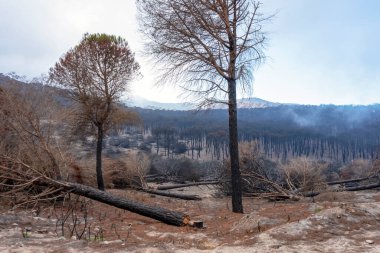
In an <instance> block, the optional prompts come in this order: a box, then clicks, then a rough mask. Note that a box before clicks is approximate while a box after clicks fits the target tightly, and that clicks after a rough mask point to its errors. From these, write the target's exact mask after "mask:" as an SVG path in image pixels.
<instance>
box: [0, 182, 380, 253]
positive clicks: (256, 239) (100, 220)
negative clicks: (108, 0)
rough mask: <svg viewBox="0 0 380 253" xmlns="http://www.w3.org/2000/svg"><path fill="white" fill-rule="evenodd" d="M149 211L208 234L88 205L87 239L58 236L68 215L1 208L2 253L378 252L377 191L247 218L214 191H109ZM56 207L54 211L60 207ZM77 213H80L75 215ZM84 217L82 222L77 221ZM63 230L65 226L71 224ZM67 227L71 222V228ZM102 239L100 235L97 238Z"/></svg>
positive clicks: (250, 202) (261, 205)
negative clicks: (181, 218)
mask: <svg viewBox="0 0 380 253" xmlns="http://www.w3.org/2000/svg"><path fill="white" fill-rule="evenodd" d="M110 191H111V192H112V193H113V194H117V195H120V196H125V197H127V198H131V199H134V200H137V201H141V202H144V203H147V204H151V205H157V206H161V207H165V208H168V209H172V210H177V211H182V212H185V213H187V214H189V215H190V217H191V219H192V220H202V221H204V223H205V226H206V228H203V229H196V228H192V227H174V226H169V225H166V224H163V223H160V222H158V221H155V220H152V219H150V218H146V217H143V216H140V215H137V214H133V213H131V212H128V211H124V210H120V209H117V208H114V207H111V206H107V205H105V204H102V203H97V202H94V201H91V203H90V204H88V210H89V213H88V220H89V223H88V224H89V226H90V229H91V231H93V232H91V231H90V234H91V233H92V234H93V235H94V234H95V231H99V230H101V231H104V232H103V236H102V238H95V237H94V236H91V238H90V239H89V240H88V239H87V240H76V239H75V238H67V237H68V236H67V233H66V235H65V236H66V237H63V236H62V233H61V230H60V227H59V226H56V223H57V218H58V217H60V215H61V214H64V213H65V209H60V208H58V207H57V208H55V209H53V208H52V207H51V206H46V207H45V208H44V209H42V210H40V211H39V210H17V211H8V210H7V209H6V208H5V207H0V241H1V244H0V251H1V252H136V253H138V252H142V253H143V252H152V253H153V252H154V253H155V252H189V253H190V252H236V251H239V252H380V192H378V191H365V192H335V193H324V194H321V195H320V196H317V197H315V199H314V201H313V200H312V199H304V200H301V201H297V202H294V201H283V202H269V201H267V200H265V199H257V198H255V199H252V198H245V199H244V209H245V210H244V211H245V213H244V214H235V213H232V212H231V204H230V199H229V198H214V197H213V196H212V194H213V192H214V191H215V189H214V188H212V187H207V186H199V187H189V188H186V189H176V190H172V191H173V192H183V193H189V194H190V193H191V194H199V195H200V196H202V197H203V200H202V201H186V200H178V199H171V198H167V197H162V196H153V195H150V194H147V193H143V192H135V191H131V190H110ZM57 206H58V205H57ZM81 214H82V213H78V217H79V216H80V215H81ZM79 218H82V217H79ZM68 224H70V222H69V221H68ZM71 225H72V224H71ZM98 233H99V232H98Z"/></svg>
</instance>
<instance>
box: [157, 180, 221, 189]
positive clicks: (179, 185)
mask: <svg viewBox="0 0 380 253" xmlns="http://www.w3.org/2000/svg"><path fill="white" fill-rule="evenodd" d="M212 184H219V182H218V181H203V182H195V183H188V184H173V185H163V186H158V187H157V190H170V189H177V188H185V187H190V186H198V185H212Z"/></svg>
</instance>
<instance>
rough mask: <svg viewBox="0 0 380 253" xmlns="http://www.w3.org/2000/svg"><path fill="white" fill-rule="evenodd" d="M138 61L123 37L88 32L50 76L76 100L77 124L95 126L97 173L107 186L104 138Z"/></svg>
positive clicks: (58, 63) (99, 181) (136, 69)
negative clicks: (103, 160) (103, 158)
mask: <svg viewBox="0 0 380 253" xmlns="http://www.w3.org/2000/svg"><path fill="white" fill-rule="evenodd" d="M139 68H140V67H139V64H138V63H137V62H136V60H135V57H134V54H133V53H132V51H131V50H130V48H129V46H128V43H127V42H126V41H125V40H124V39H123V38H121V37H116V36H111V35H106V34H85V35H84V37H83V39H82V41H81V42H80V43H79V45H77V46H76V47H74V48H72V49H70V50H69V51H68V52H67V53H66V54H65V55H64V56H63V57H61V58H60V59H59V61H58V62H57V63H56V64H55V66H54V67H53V68H51V69H50V80H52V81H54V82H56V83H57V84H59V85H60V86H61V87H63V88H65V89H66V90H67V91H68V93H69V95H70V98H71V99H72V100H73V101H75V102H76V104H77V116H78V121H79V122H78V125H84V126H90V127H94V128H95V129H96V132H97V135H96V140H97V144H96V175H97V183H98V188H99V189H100V190H104V181H103V173H102V147H103V138H104V135H105V134H106V130H107V129H108V126H109V125H110V124H111V119H112V115H113V114H114V113H115V112H116V106H115V102H116V101H118V99H119V98H120V96H121V95H122V93H123V92H124V91H126V88H127V85H128V83H129V82H130V81H131V80H132V79H133V78H134V77H135V76H136V75H137V74H138V72H139Z"/></svg>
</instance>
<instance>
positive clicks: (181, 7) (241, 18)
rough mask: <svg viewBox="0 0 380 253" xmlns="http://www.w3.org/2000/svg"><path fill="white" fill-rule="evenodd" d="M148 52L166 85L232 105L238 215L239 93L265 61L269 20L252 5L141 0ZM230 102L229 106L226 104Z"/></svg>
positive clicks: (247, 1) (230, 0) (222, 0)
mask: <svg viewBox="0 0 380 253" xmlns="http://www.w3.org/2000/svg"><path fill="white" fill-rule="evenodd" d="M136 3H137V6H138V11H139V20H140V28H141V29H140V30H141V32H142V33H143V34H144V35H145V36H146V37H147V38H148V39H149V40H148V42H147V43H146V50H145V51H146V52H147V54H148V55H152V56H154V57H155V60H156V62H157V63H159V64H161V66H162V79H161V80H160V81H163V82H166V83H168V82H172V83H176V84H179V85H181V86H182V87H183V88H185V89H186V90H187V91H190V92H195V93H196V94H197V95H198V96H200V97H201V100H200V101H201V102H200V106H207V105H210V104H212V103H215V102H223V103H226V104H228V113H229V140H230V147H229V148H230V159H231V179H232V209H233V212H243V205H242V190H241V176H240V170H239V150H238V132H237V102H236V91H237V87H240V88H241V89H242V91H246V92H247V91H250V89H251V85H252V79H253V75H252V70H253V69H254V67H255V66H256V65H257V64H258V63H260V62H261V61H262V60H263V59H264V53H263V47H264V42H265V41H266V37H265V34H264V32H263V31H262V25H263V22H264V21H265V20H267V19H268V18H266V17H264V16H263V15H262V14H261V13H260V12H259V9H260V6H261V4H260V3H259V2H255V1H253V0H171V1H167V0H137V1H136ZM223 98H224V99H225V98H228V99H227V102H224V101H223V100H221V99H223Z"/></svg>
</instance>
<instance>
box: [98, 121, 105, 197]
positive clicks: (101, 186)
mask: <svg viewBox="0 0 380 253" xmlns="http://www.w3.org/2000/svg"><path fill="white" fill-rule="evenodd" d="M103 138H104V132H103V127H102V126H101V125H100V126H98V136H97V142H96V181H97V183H98V189H99V190H101V191H104V181H103V172H102V150H103Z"/></svg>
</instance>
